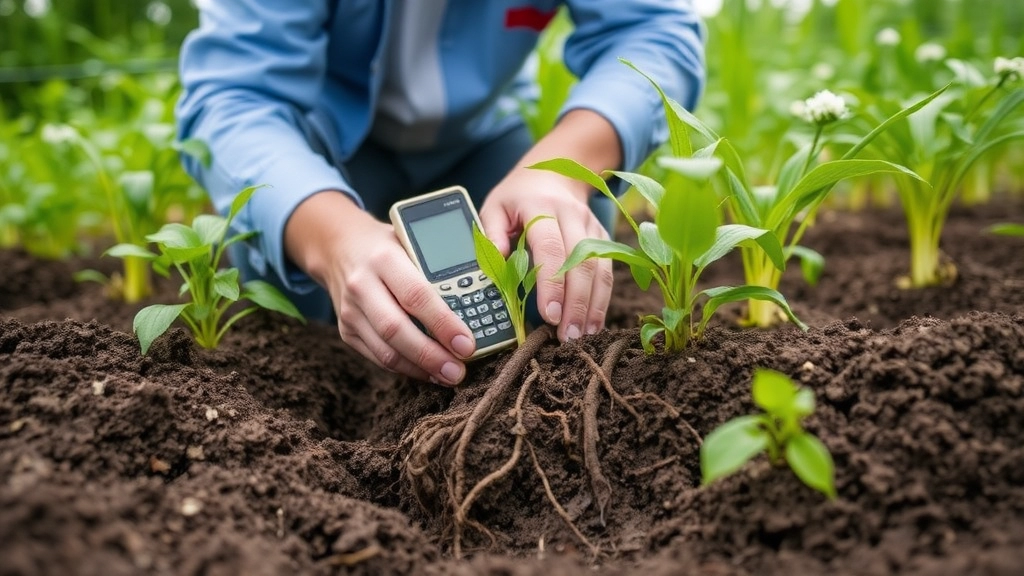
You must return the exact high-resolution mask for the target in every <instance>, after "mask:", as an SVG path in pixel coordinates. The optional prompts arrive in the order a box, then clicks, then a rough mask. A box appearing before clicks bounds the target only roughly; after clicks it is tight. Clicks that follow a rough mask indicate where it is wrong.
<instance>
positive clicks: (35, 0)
mask: <svg viewBox="0 0 1024 576" xmlns="http://www.w3.org/2000/svg"><path fill="white" fill-rule="evenodd" d="M24 9H25V14H28V15H29V17H30V18H42V17H43V16H46V15H47V14H49V13H50V0H25V5H24Z"/></svg>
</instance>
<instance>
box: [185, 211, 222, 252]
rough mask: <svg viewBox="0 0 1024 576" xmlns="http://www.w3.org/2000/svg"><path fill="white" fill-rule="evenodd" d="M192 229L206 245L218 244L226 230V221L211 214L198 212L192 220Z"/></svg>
mask: <svg viewBox="0 0 1024 576" xmlns="http://www.w3.org/2000/svg"><path fill="white" fill-rule="evenodd" d="M192 229H193V230H195V231H196V234H197V235H199V239H200V240H201V241H202V243H203V244H206V245H207V246H213V245H214V244H220V242H221V241H222V240H223V239H224V234H226V233H227V231H228V221H227V220H225V219H224V218H221V217H220V216H214V215H213V214H200V215H198V216H196V217H195V218H194V219H193V220H192Z"/></svg>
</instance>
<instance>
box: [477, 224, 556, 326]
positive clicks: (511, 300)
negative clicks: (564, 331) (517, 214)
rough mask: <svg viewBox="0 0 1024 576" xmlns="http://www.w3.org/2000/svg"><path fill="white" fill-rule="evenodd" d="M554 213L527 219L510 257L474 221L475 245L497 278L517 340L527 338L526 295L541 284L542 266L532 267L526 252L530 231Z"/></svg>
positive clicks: (490, 275) (483, 263)
mask: <svg viewBox="0 0 1024 576" xmlns="http://www.w3.org/2000/svg"><path fill="white" fill-rule="evenodd" d="M545 218H551V216H543V215H542V216H537V217H535V218H534V219H533V220H530V221H529V222H527V223H526V226H525V227H523V233H522V234H520V235H519V242H518V244H517V245H516V248H515V250H513V251H512V253H511V254H509V255H508V259H507V260H506V259H505V257H504V256H502V255H501V252H499V251H498V248H497V246H495V245H494V243H493V242H491V239H490V238H488V237H487V236H486V235H485V234H484V233H483V231H481V230H480V228H479V227H478V226H477V225H476V223H475V222H474V223H473V246H474V248H475V249H476V259H477V263H479V264H480V271H481V272H483V273H484V274H486V275H487V277H488V278H490V279H491V281H492V282H494V287H495V288H497V289H498V292H499V293H500V294H501V299H502V300H504V301H505V306H506V308H507V309H508V317H509V321H510V322H512V328H513V329H515V331H516V341H518V342H519V344H520V345H521V344H522V343H523V342H525V341H526V297H527V296H529V295H530V291H532V290H533V287H534V286H535V285H536V284H537V269H538V268H539V267H538V266H534V267H532V268H531V267H530V255H529V254H528V253H527V252H526V233H527V232H528V231H529V230H530V227H531V226H533V225H534V223H536V222H537V221H538V220H543V219H545Z"/></svg>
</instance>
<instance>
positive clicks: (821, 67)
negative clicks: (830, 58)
mask: <svg viewBox="0 0 1024 576" xmlns="http://www.w3.org/2000/svg"><path fill="white" fill-rule="evenodd" d="M811 74H813V75H814V77H815V78H817V79H818V80H830V79H831V78H832V77H833V76H835V75H836V69H835V68H833V67H832V65H831V64H829V63H828V62H818V63H817V64H815V65H814V66H813V67H812V68H811Z"/></svg>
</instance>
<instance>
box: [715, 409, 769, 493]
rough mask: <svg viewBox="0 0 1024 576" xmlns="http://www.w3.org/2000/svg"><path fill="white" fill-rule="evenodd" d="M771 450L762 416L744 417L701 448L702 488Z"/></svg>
mask: <svg viewBox="0 0 1024 576" xmlns="http://www.w3.org/2000/svg"><path fill="white" fill-rule="evenodd" d="M767 447H768V434H767V432H765V431H764V429H763V428H761V417H760V416H740V417H739V418H734V419H732V420H730V421H728V422H726V423H725V424H722V425H721V426H719V427H718V428H715V429H714V430H712V431H711V433H710V434H708V435H707V436H706V437H705V438H704V443H703V444H702V445H701V447H700V472H701V484H704V485H705V486H706V485H708V484H710V483H712V482H714V481H715V480H718V479H719V478H723V477H725V476H728V475H730V474H732V473H733V472H736V471H737V470H739V469H740V468H742V467H743V465H744V464H746V463H747V462H748V461H750V460H751V459H752V458H753V457H754V456H757V455H758V454H760V453H762V452H764V451H765V448H767Z"/></svg>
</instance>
